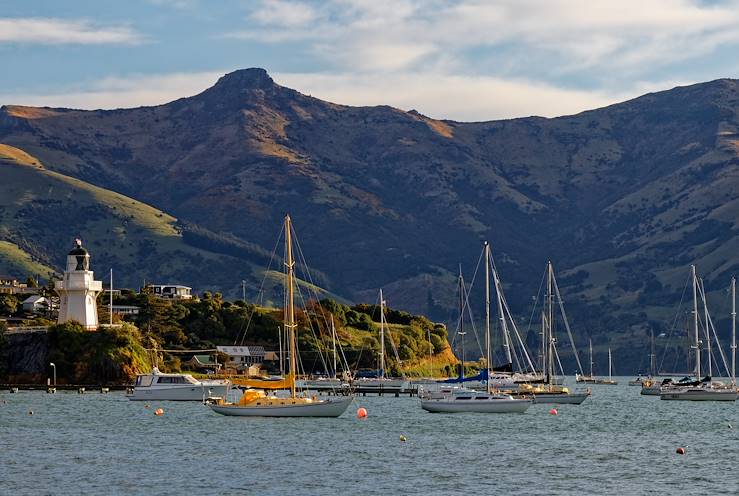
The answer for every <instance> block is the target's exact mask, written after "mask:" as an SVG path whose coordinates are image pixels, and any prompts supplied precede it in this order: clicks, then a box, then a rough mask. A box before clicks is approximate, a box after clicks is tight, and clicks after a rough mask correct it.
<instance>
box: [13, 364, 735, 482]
mask: <svg viewBox="0 0 739 496" xmlns="http://www.w3.org/2000/svg"><path fill="white" fill-rule="evenodd" d="M145 405H146V404H145V403H144V402H132V401H129V400H127V399H126V398H125V396H124V395H123V393H115V392H114V393H110V394H107V395H101V394H99V393H91V392H89V393H87V394H85V395H78V394H76V393H71V392H59V393H57V394H56V395H47V394H46V393H44V392H23V391H21V392H20V393H18V394H9V393H8V392H0V493H1V494H3V495H5V494H7V495H21V494H33V495H43V494H54V495H56V494H60V495H61V494H106V495H109V494H146V495H158V494H185V495H202V494H225V493H234V494H275V495H289V494H321V495H327V494H329V495H331V494H342V495H345V496H349V495H354V494H356V495H361V496H369V495H384V496H387V495H394V494H424V495H433V494H451V493H457V494H460V493H465V494H476V495H484V494H680V495H688V494H696V495H698V494H700V495H705V494H739V482H737V476H736V475H735V473H736V471H735V467H736V466H737V463H738V462H739V404H734V403H723V402H717V403H690V402H668V401H661V400H660V399H659V398H658V397H656V398H655V397H642V396H640V395H639V388H638V387H629V386H627V385H626V378H622V379H621V384H620V385H618V386H594V394H593V397H592V398H590V399H588V400H587V401H586V402H585V403H584V404H582V405H580V406H573V405H563V406H561V407H559V413H560V414H559V416H552V415H549V414H548V413H547V412H548V410H549V409H550V408H551V405H533V406H532V407H531V408H530V409H529V410H528V412H527V413H525V414H522V415H511V414H504V415H494V414H487V415H485V414H451V415H445V414H431V413H426V412H424V411H422V410H421V408H420V406H419V404H418V400H417V399H416V398H408V397H404V398H395V397H383V398H378V397H369V396H368V397H359V398H357V399H356V400H355V404H353V405H352V406H351V407H350V409H349V410H348V411H347V412H346V413H345V414H344V415H343V416H342V417H340V418H338V419H261V418H237V417H222V416H219V415H217V414H215V413H212V412H211V411H210V410H209V409H208V408H207V407H205V406H202V405H200V404H198V403H171V402H160V403H152V404H151V405H150V406H149V408H146V407H145ZM359 406H363V407H365V408H366V409H367V410H368V412H369V417H368V418H367V419H365V420H358V419H357V418H356V416H355V413H356V409H357V408H358V407H359ZM158 407H161V408H164V410H165V414H164V416H162V417H157V416H155V415H154V414H153V410H154V409H155V408H158ZM29 410H32V411H33V415H29V414H28V412H29ZM729 424H731V425H732V426H733V429H730V428H729ZM401 434H403V435H405V436H406V438H407V441H406V442H401V441H400V435H401ZM678 446H684V447H687V454H686V455H685V456H680V455H677V454H675V448H677V447H678Z"/></svg>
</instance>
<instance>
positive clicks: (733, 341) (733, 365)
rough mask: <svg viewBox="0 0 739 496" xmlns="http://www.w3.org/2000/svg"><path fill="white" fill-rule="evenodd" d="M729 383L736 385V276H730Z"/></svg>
mask: <svg viewBox="0 0 739 496" xmlns="http://www.w3.org/2000/svg"><path fill="white" fill-rule="evenodd" d="M731 385H732V386H736V276H732V278H731Z"/></svg>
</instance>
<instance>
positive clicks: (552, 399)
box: [534, 393, 590, 405]
mask: <svg viewBox="0 0 739 496" xmlns="http://www.w3.org/2000/svg"><path fill="white" fill-rule="evenodd" d="M589 397H590V393H569V394H556V393H540V394H537V395H535V396H534V403H537V404H540V403H556V404H558V405H579V404H581V403H582V402H583V401H585V400H586V399H588V398H589Z"/></svg>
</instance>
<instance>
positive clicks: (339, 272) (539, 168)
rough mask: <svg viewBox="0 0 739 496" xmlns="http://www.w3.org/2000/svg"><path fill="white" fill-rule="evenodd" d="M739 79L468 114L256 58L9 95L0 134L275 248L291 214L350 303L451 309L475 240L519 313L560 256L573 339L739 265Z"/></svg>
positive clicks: (658, 309)
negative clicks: (59, 92) (357, 96)
mask: <svg viewBox="0 0 739 496" xmlns="http://www.w3.org/2000/svg"><path fill="white" fill-rule="evenodd" d="M738 89H739V84H738V83H737V81H734V80H728V79H723V80H717V81H713V82H710V83H704V84H697V85H692V86H687V87H680V88H675V89H673V90H669V91H665V92H660V93H653V94H649V95H645V96H643V97H640V98H637V99H634V100H631V101H628V102H624V103H620V104H617V105H612V106H609V107H606V108H602V109H598V110H593V111H589V112H583V113H581V114H578V115H574V116H566V117H560V118H555V119H544V118H539V117H529V118H523V119H512V120H505V121H492V122H480V123H460V122H453V121H436V120H433V119H429V118H427V117H425V116H423V115H421V114H419V113H417V112H414V111H411V112H405V111H401V110H398V109H394V108H391V107H386V106H379V107H348V106H343V105H337V104H334V103H329V102H324V101H321V100H318V99H316V98H312V97H310V96H306V95H303V94H300V93H298V92H296V91H294V90H291V89H288V88H284V87H281V86H279V85H277V84H275V83H274V82H273V81H272V79H271V78H270V77H269V76H268V75H267V73H266V72H265V71H263V70H261V69H248V70H241V71H236V72H234V73H231V74H227V75H226V76H224V77H222V78H221V79H220V80H219V81H218V82H217V83H216V84H215V85H214V86H213V87H212V88H209V89H207V90H205V91H204V92H202V93H201V94H199V95H196V96H193V97H190V98H182V99H179V100H176V101H174V102H171V103H168V104H165V105H160V106H156V107H141V108H135V109H120V110H108V111H101V110H97V111H80V110H69V109H49V108H30V107H17V106H5V107H3V108H2V110H0V142H4V143H7V144H9V145H12V146H15V147H18V148H21V149H22V150H24V151H25V152H27V153H29V154H31V155H33V156H36V157H39V158H40V159H41V160H43V161H44V162H45V163H46V164H47V167H49V168H51V169H53V170H54V171H57V172H59V173H62V174H65V175H67V176H70V177H75V178H78V179H80V180H84V181H87V182H89V183H91V184H95V185H98V186H100V187H103V188H106V189H109V190H114V191H118V192H120V193H122V194H125V195H127V196H130V197H132V198H136V199H137V200H140V201H143V202H146V203H147V204H150V205H154V206H156V207H157V208H159V209H162V210H163V211H166V212H170V213H171V214H172V215H174V216H176V217H177V218H178V219H181V220H182V221H186V222H191V223H193V224H195V225H198V226H201V227H202V228H206V229H207V230H209V231H210V232H214V233H217V235H219V236H226V237H228V238H229V239H231V240H232V241H233V243H235V244H238V242H240V241H247V240H248V242H249V243H251V244H250V245H249V246H251V247H252V248H254V249H256V248H255V247H262V249H265V250H267V251H269V250H271V247H272V246H273V243H274V238H275V236H274V233H275V226H278V225H279V223H280V220H281V218H282V216H283V215H284V213H285V212H286V211H289V212H291V214H292V216H293V218H294V221H295V225H296V228H297V230H298V233H299V234H300V235H301V240H302V248H303V250H304V251H305V255H306V257H307V259H308V260H309V262H312V264H313V265H314V266H315V267H316V268H318V269H319V270H320V271H321V272H322V273H323V274H324V277H323V278H322V280H321V283H322V285H324V286H325V287H328V288H329V289H330V290H332V291H333V292H335V293H338V294H341V295H344V296H345V297H347V298H349V299H355V300H357V299H361V300H369V299H370V298H373V297H374V295H375V294H376V290H377V288H378V287H380V286H384V287H385V288H386V293H387V296H388V299H389V301H390V302H391V303H392V304H393V305H394V306H397V307H402V308H407V309H408V310H410V311H413V312H417V313H426V314H429V315H430V316H431V317H432V318H435V319H442V320H447V321H448V319H449V318H450V316H451V315H453V307H454V304H455V303H454V296H453V295H454V273H455V272H456V267H457V264H458V263H459V262H462V263H464V269H465V271H466V272H467V273H469V272H471V271H472V269H473V267H474V265H473V264H474V262H475V261H476V260H477V257H478V254H479V250H480V247H481V242H482V240H483V239H488V240H490V241H491V242H492V245H493V251H494V254H495V256H496V260H497V262H498V267H499V269H500V272H501V276H502V278H503V280H504V281H505V283H506V285H507V288H508V291H509V295H508V296H509V300H510V302H511V304H512V306H513V307H514V308H513V310H514V312H516V313H517V314H518V315H521V316H526V318H527V317H528V313H529V311H530V301H531V296H532V295H534V294H536V291H537V287H538V284H539V281H540V278H541V273H542V272H543V270H544V266H545V263H546V260H547V259H552V260H553V261H554V263H555V267H556V268H557V269H558V270H559V272H560V274H561V283H562V290H563V294H564V297H565V298H566V300H567V305H568V308H569V310H570V316H571V318H572V321H573V323H574V327H575V332H576V334H578V335H579V336H581V339H584V337H585V336H587V335H594V336H595V338H596V342H601V343H602V342H604V341H605V340H607V339H609V338H613V339H614V340H617V339H618V340H622V341H623V342H624V343H629V342H637V341H639V342H640V341H641V340H643V334H640V333H642V332H643V331H639V332H637V334H635V335H632V331H633V330H634V329H636V327H639V326H642V325H644V324H649V325H652V326H655V327H657V326H663V322H664V321H665V320H669V316H670V315H672V313H673V312H674V307H675V305H676V304H677V302H678V301H679V300H680V293H681V291H682V287H683V283H684V280H685V276H686V274H687V270H688V268H687V266H688V264H690V263H692V262H695V263H697V264H698V267H699V271H700V272H701V273H702V274H703V275H704V276H705V279H706V284H707V288H708V289H709V291H711V292H712V294H713V295H714V296H718V295H719V294H720V292H721V289H722V288H724V287H725V286H726V285H727V284H728V281H729V277H730V275H731V274H732V273H736V272H739V270H738V269H739V261H737V255H736V254H737V253H739V236H737V217H738V216H739V215H738V212H739V203H738V202H739V200H738V198H737V197H738V196H739V195H738V194H737V191H739V117H738V114H737V112H738V110H739V96H738V95H737V90H738ZM40 222H44V221H40ZM47 223H48V222H47ZM96 235H100V236H102V237H101V238H100V241H99V242H101V243H104V242H105V239H106V237H105V236H107V235H108V233H106V232H104V231H98V232H97V233H96ZM88 238H89V236H88ZM34 239H36V238H35V237H34ZM250 256H251V255H250ZM214 284H217V282H216V281H214ZM716 299H717V300H718V298H716ZM721 303H722V306H721V307H720V308H719V309H717V310H716V313H720V314H723V313H724V312H725V308H726V307H725V303H726V302H725V298H723V299H722V300H721ZM477 314H478V315H479V314H480V312H479V310H478V312H477ZM630 328H631V329H630ZM614 334H618V336H615V335H614ZM626 348H628V345H627V344H624V349H626ZM624 354H626V352H625V351H624ZM618 358H619V357H618V355H617V360H618ZM621 361H622V362H623V360H621Z"/></svg>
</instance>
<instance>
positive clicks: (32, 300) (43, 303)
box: [22, 295, 49, 313]
mask: <svg viewBox="0 0 739 496" xmlns="http://www.w3.org/2000/svg"><path fill="white" fill-rule="evenodd" d="M22 305H23V311H24V312H30V313H39V312H45V311H46V310H48V308H49V301H48V300H47V299H46V298H44V297H43V296H40V295H33V296H29V297H28V298H26V299H25V300H23V303H22Z"/></svg>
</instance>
